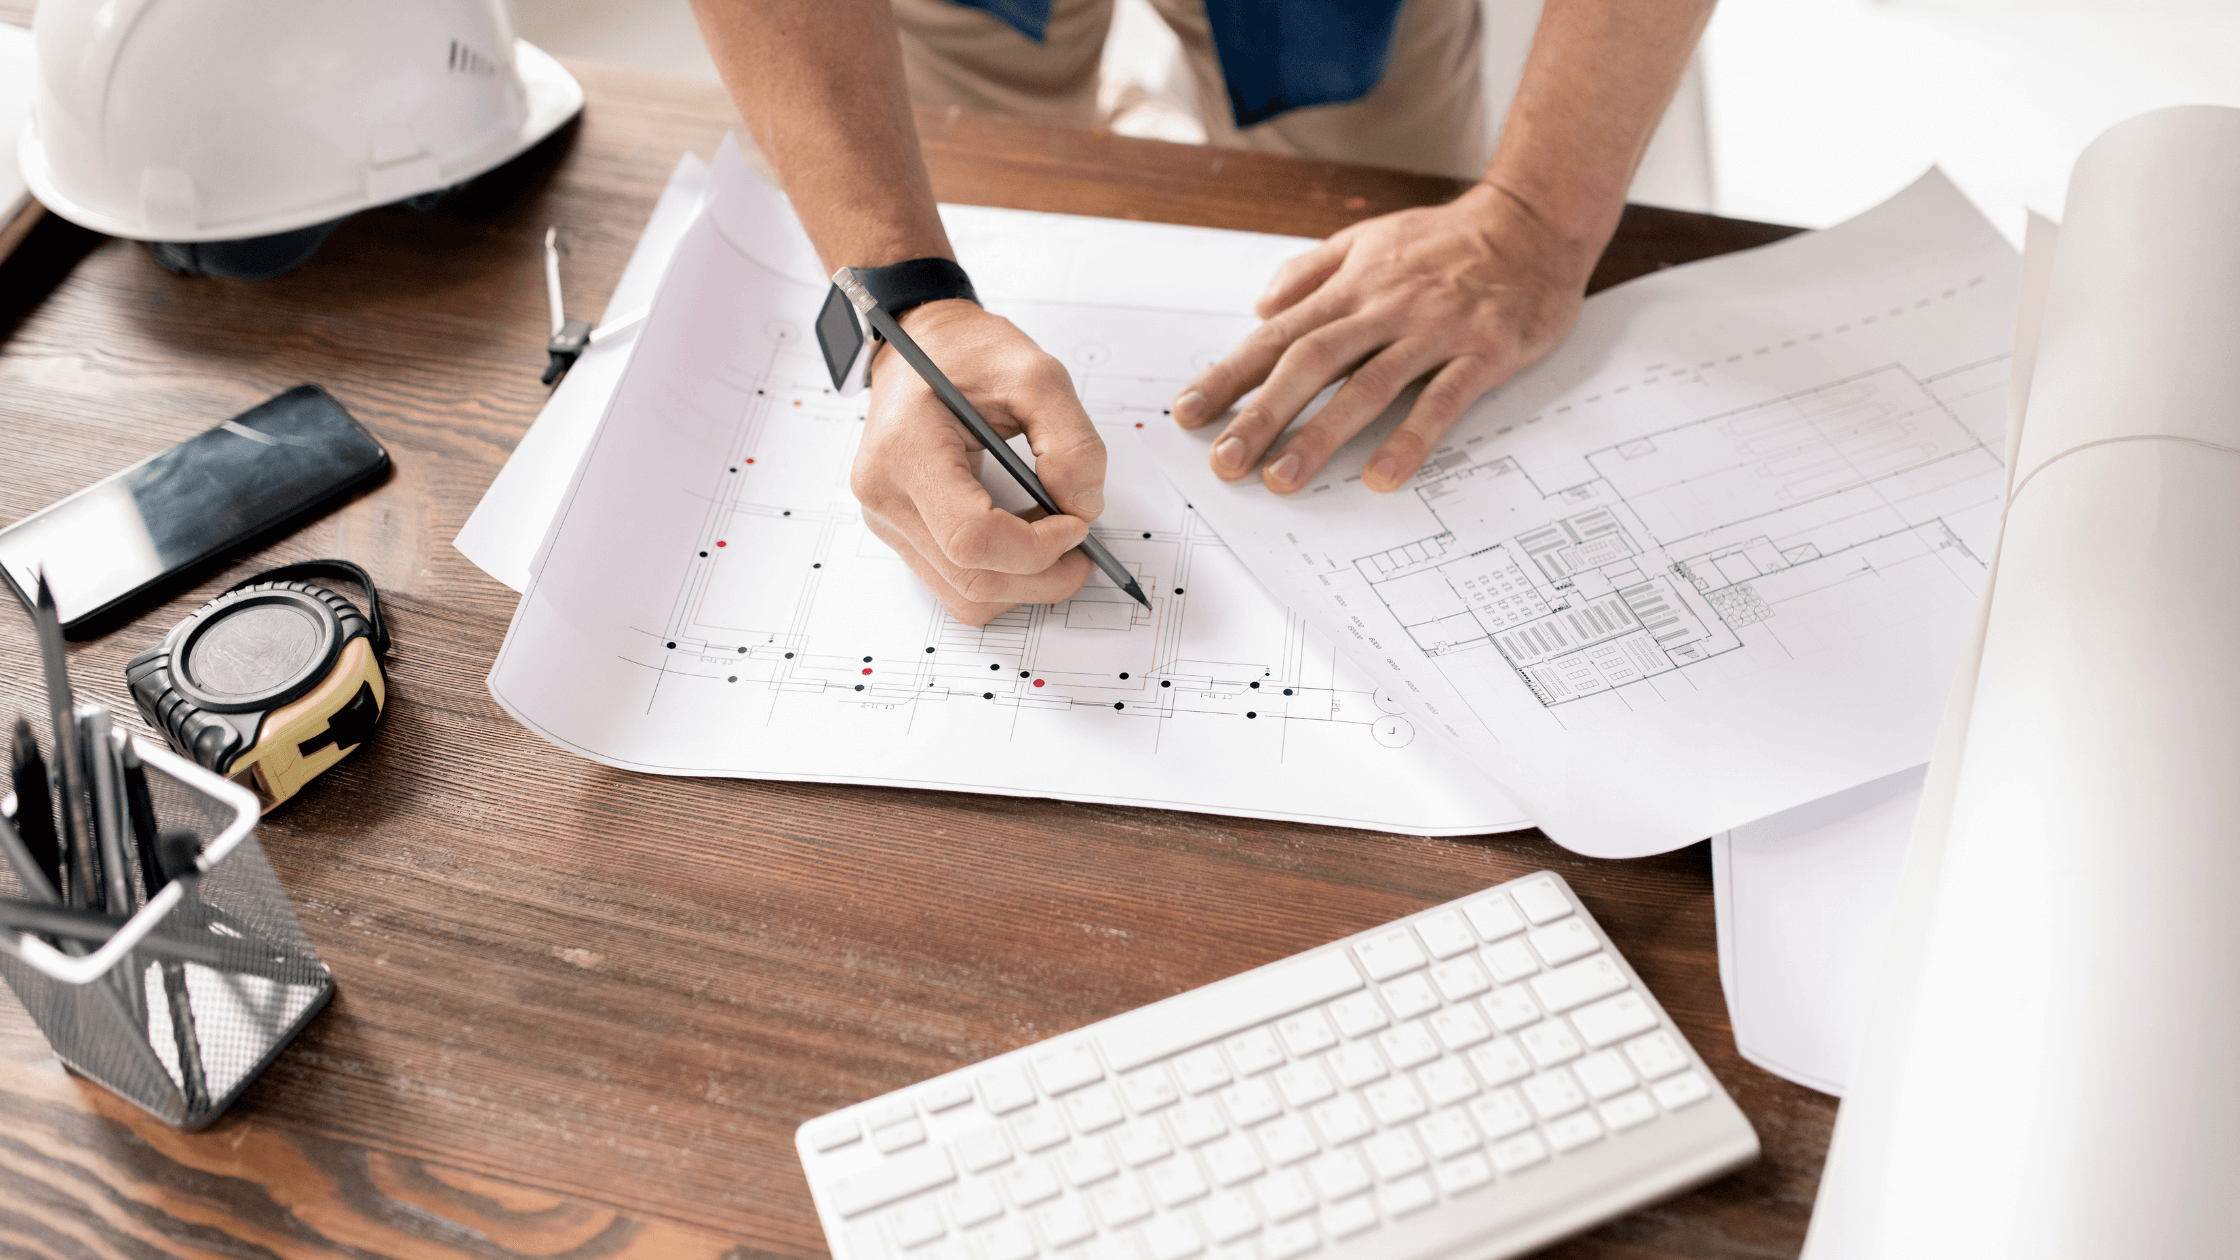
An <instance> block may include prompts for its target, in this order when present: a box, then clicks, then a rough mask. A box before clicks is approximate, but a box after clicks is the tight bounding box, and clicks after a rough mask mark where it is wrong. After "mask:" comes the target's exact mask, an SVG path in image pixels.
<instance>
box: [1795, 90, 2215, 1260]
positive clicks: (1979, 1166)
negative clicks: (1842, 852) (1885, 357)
mask: <svg viewBox="0 0 2240 1260" xmlns="http://www.w3.org/2000/svg"><path fill="white" fill-rule="evenodd" d="M2067 204H2068V212H2069V217H2068V221H2067V222H2066V223H2065V224H2064V225H2063V226H2062V228H2061V231H2060V235H2059V238H2058V245H2057V246H2056V248H2055V251H2054V256H2053V264H2052V271H2051V278H2050V283H2049V286H2048V289H2047V293H2046V297H2045V301H2044V305H2043V327H2042V331H2041V332H2040V333H2039V336H2038V339H2037V344H2036V362H2035V367H2034V370H2033V371H2032V372H2031V375H2030V384H2029V393H2028V404H2027V412H2026V415H2027V421H2026V423H2025V424H2024V425H2023V426H2022V428H2021V434H2020V443H2019V455H2018V458H2017V459H2016V461H2015V469H2016V476H2015V482H2014V490H2013V494H2012V496H2011V499H2012V503H2011V507H2010V509H2009V512H2008V517H2007V522H2006V529H2005V532H2004V535H2003V537H2002V539H2001V542H2000V546H1999V550H1998V556H1997V561H1996V579H1995V581H1994V583H1993V584H1992V587H1991V590H1990V593H1989V594H1988V595H1987V597H1986V599H1985V601H1984V607H1983V609H1982V611H1981V612H1980V613H1979V618H1980V623H1981V626H1982V629H1981V632H1980V634H1981V638H1980V644H1981V647H1980V651H1979V652H1978V653H1977V655H1976V661H1975V673H1974V676H1973V677H1972V678H1970V677H1968V676H1967V674H1965V673H1964V674H1963V676H1962V685H1961V688H1960V690H1958V691H1957V692H1956V695H1955V697H1954V703H1953V705H1952V707H1951V709H1950V711H1949V712H1948V715H1947V719H1946V724H1945V729H1944V731H1943V732H1942V733H1941V734H1940V737H1939V741H1938V748H1937V754H1936V758H1935V761H1934V762H1933V763H1932V766H1931V774H1930V779H1929V786H1928V790H1927V791H1926V793H1925V799H1924V806H1923V810H1922V814H1921V818H1920V822H1919V825H1918V827H1917V829H1916V833H1915V837H1914V840H1913V844H1912V849H1911V852H1910V853H1909V855H1908V858H1907V865H1906V872H1905V877H1904V883H1903V886H1902V888H1901V892H1900V900H1899V905H1898V910H1897V914H1896V918H1895V923H1896V925H1897V926H1896V929H1895V930H1894V932H1893V935H1892V949H1891V951H1890V954H1889V956H1888V958H1887V960H1886V965H1885V973H1884V976H1883V980H1882V982H1881V984H1880V986H1879V990H1878V996H1877V999H1876V1006H1875V1012H1874V1016H1873V1018H1872V1020H1871V1021H1870V1031H1869V1035H1868V1037H1867V1039H1866V1041H1865V1043H1864V1045H1863V1048H1862V1050H1861V1053H1860V1057H1859V1061H1858V1068H1857V1071H1856V1073H1855V1081H1854V1084H1853V1089H1852V1092H1851V1094H1850V1096H1849V1098H1848V1100H1847V1101H1846V1102H1845V1104H1844V1108H1843V1110H1842V1112H1841V1113H1840V1116H1839V1118H1838V1122H1837V1126H1836V1134H1835V1141H1834V1144H1833V1146H1832V1147H1831V1149H1830V1152H1829V1159H1828V1165H1827V1169H1826V1172H1825V1174H1824V1175H1823V1179H1822V1182H1821V1197H1820V1202H1819V1204H1818V1205H1817V1207H1816V1209H1815V1212H1814V1217H1813V1223H1812V1229H1811V1232H1810V1234H1809V1236H1808V1238H1807V1242H1806V1254H1807V1255H1808V1256H1812V1257H1815V1258H1817V1260H1849V1258H1852V1257H1900V1256H1902V1257H1907V1258H1908V1260H1912V1258H1914V1257H1930V1258H1932V1260H1933V1258H1937V1257H1945V1256H1952V1257H1961V1256H1966V1257H1970V1258H1971V1260H1974V1258H1976V1257H2006V1256H2015V1257H2023V1256H2027V1257H2031V1258H2032V1260H2041V1258H2042V1260H2068V1258H2070V1257H2076V1258H2079V1260H2081V1258H2083V1257H2100V1256H2109V1255H2141V1256H2149V1255H2151V1256H2156V1257H2208V1256H2223V1255H2228V1254H2230V1251H2231V1246H2232V1243H2231V1240H2232V1238H2233V1236H2234V1234H2235V1232H2236V1230H2240V1208H2236V1206H2235V1201H2234V1199H2233V1197H2232V1195H2231V1194H2230V1186H2231V1184H2232V1182H2233V1180H2234V1177H2235V1175H2236V1174H2240V1090H2236V1089H2235V1088H2234V1086H2233V1084H2232V1076H2231V1071H2230V1064H2229V1053H2228V1051H2227V1049H2226V1048H2227V1047H2229V1046H2230V1045H2231V1044H2233V1042H2234V1040H2235V1039H2236V1038H2240V1008H2236V1007H2235V1006H2234V1005H2233V1003H2232V1002H2231V1001H2230V1000H2229V999H2230V995H2231V994H2232V993H2233V992H2234V991H2235V989H2236V988H2240V931H2236V929H2235V925H2236V924H2240V919H2236V918H2235V917H2234V915H2233V913H2232V906H2233V904H2234V902H2235V900H2236V899H2240V850H2236V849H2235V847H2234V845H2233V843H2232V837H2233V836H2234V835H2235V834H2236V833H2240V779H2236V778H2235V776H2234V775H2233V774H2232V770H2231V767H2232V765H2233V763H2234V760H2235V758H2236V757H2240V709H2236V708H2235V706H2234V704H2233V703H2232V697H2233V696H2234V695H2235V694H2236V693H2240V662H2236V661H2235V659H2234V656H2233V653H2232V651H2231V648H2230V631H2229V627H2230V625H2231V624H2232V622H2233V621H2234V620H2235V618H2240V555H2236V552H2235V550H2234V547H2233V545H2232V540H2233V538H2234V537H2235V536H2240V404H2236V403H2235V401H2234V400H2235V399H2236V398H2240V359H2236V358H2235V356H2234V355H2233V353H2232V346H2233V345H2234V344H2235V343H2236V342H2240V242H2236V241H2235V240H2234V237H2233V234H2232V230H2231V225H2232V223H2233V222H2234V221H2235V220H2236V219H2240V111H2234V110H2224V109H2212V108H2206V107H2197V108H2190V109H2181V110H2168V111H2162V112H2159V113H2156V114H2150V115H2146V116H2144V117H2142V118H2139V119H2134V120H2132V121H2131V122H2128V123H2125V124H2124V125H2122V126H2120V127H2118V128H2116V129H2114V130H2112V131H2111V132H2109V133H2108V134H2107V135H2105V136H2103V137H2102V138H2101V139H2100V140H2098V141H2096V142H2095V143H2094V144H2093V146H2092V147H2091V148H2090V149H2088V150H2087V151H2086V153H2085V155H2084V157H2083V158H2082V159H2080V160H2079V162H2078V164H2077V169H2076V171H2075V173H2074V175H2073V177H2072V180H2071V184H2070V192H2069V197H2068V203H2067ZM2033 247H2034V248H2035V243H2034V246H2033Z"/></svg>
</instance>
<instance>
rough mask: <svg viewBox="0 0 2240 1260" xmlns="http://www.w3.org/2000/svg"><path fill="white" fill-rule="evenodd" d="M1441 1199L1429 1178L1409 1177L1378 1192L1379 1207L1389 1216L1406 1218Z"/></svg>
mask: <svg viewBox="0 0 2240 1260" xmlns="http://www.w3.org/2000/svg"><path fill="white" fill-rule="evenodd" d="M1438 1198H1439V1195H1438V1192H1437V1191H1434V1190H1433V1189H1432V1188H1431V1178H1429V1177H1407V1178H1403V1179H1402V1180H1399V1181H1395V1182H1393V1183H1392V1184H1391V1185H1389V1186H1385V1187H1383V1188H1382V1189H1380V1190H1378V1191H1377V1206H1378V1207H1381V1208H1383V1209H1384V1212H1385V1215H1387V1216H1394V1217H1399V1216H1406V1215H1407V1214H1408V1213H1410V1212H1417V1211H1421V1210H1422V1209H1424V1208H1427V1207H1430V1206H1431V1205H1432V1203H1434V1202H1436V1201H1437V1200H1438Z"/></svg>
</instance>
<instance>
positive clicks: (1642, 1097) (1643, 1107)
mask: <svg viewBox="0 0 2240 1260" xmlns="http://www.w3.org/2000/svg"><path fill="white" fill-rule="evenodd" d="M1656 1118H1657V1105H1656V1104H1655V1103H1653V1102H1650V1101H1649V1096H1648V1095H1647V1094H1644V1093H1642V1092H1641V1091H1639V1090H1635V1091H1634V1092H1633V1093H1630V1094H1626V1095H1623V1096H1621V1097H1617V1098H1613V1099H1611V1100H1610V1101H1609V1102H1606V1103H1604V1104H1602V1122H1603V1123H1604V1124H1606V1125H1609V1126H1610V1131H1611V1132H1612V1133H1623V1132H1624V1131H1625V1130H1627V1129H1630V1128H1632V1127H1633V1126H1635V1125H1637V1124H1645V1123H1647V1122H1649V1121H1651V1120H1654V1119H1656Z"/></svg>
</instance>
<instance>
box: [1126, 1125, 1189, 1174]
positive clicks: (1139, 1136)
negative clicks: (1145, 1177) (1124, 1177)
mask: <svg viewBox="0 0 2240 1260" xmlns="http://www.w3.org/2000/svg"><path fill="white" fill-rule="evenodd" d="M1112 1144H1113V1146H1114V1148H1116V1149H1117V1150H1118V1151H1119V1153H1120V1159H1121V1162H1123V1163H1125V1164H1126V1165H1127V1166H1128V1167H1130V1168H1141V1167H1142V1166H1143V1165H1145V1164H1148V1163H1150V1162H1151V1161H1152V1160H1155V1159H1157V1158H1159V1157H1160V1156H1161V1155H1164V1154H1166V1153H1167V1152H1169V1151H1171V1150H1173V1149H1174V1147H1173V1146H1172V1145H1171V1144H1170V1143H1168V1141H1167V1131H1166V1130H1165V1129H1162V1128H1160V1127H1159V1122H1158V1121H1156V1120H1138V1121H1136V1122H1135V1123H1134V1124H1131V1125H1129V1126H1128V1127H1127V1128H1125V1129H1122V1130H1120V1131H1119V1132H1118V1133H1115V1134H1113V1135H1112Z"/></svg>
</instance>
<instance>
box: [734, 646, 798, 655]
mask: <svg viewBox="0 0 2240 1260" xmlns="http://www.w3.org/2000/svg"><path fill="white" fill-rule="evenodd" d="M746 654H747V650H746V649H745V648H740V649H739V655H741V656H745V655H746ZM788 655H791V653H788Z"/></svg>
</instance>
